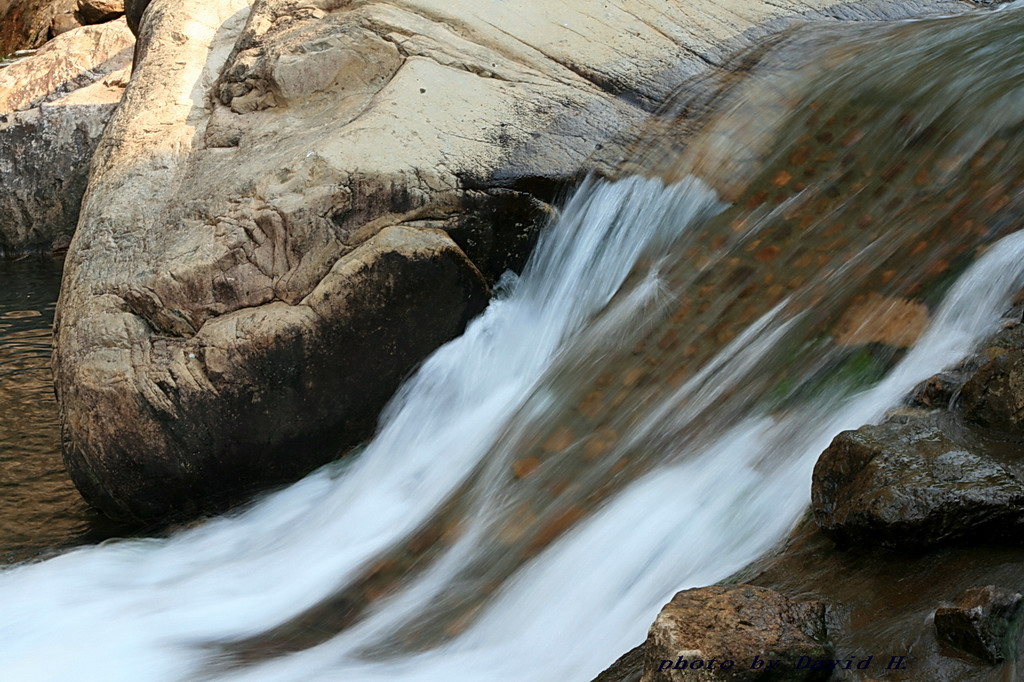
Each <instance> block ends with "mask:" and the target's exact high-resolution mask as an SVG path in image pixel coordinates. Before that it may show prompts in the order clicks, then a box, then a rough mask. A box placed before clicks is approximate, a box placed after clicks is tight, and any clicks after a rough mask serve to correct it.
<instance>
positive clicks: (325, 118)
mask: <svg viewBox="0 0 1024 682" xmlns="http://www.w3.org/2000/svg"><path fill="white" fill-rule="evenodd" d="M832 4H833V2H832V0H812V1H811V2H801V3H796V2H792V3H787V2H783V3H777V2H761V1H756V2H749V1H747V0H744V1H742V2H740V1H739V0H736V1H733V2H729V3H726V4H725V5H714V6H711V5H708V4H706V3H698V2H693V1H690V0H687V2H675V1H670V0H656V1H655V2H651V3H645V4H637V3H633V2H627V1H626V0H613V1H611V2H605V3H593V2H586V1H584V0H568V1H564V2H540V1H539V0H529V1H527V2H520V3H515V4H512V3H507V2H503V1H501V0H444V1H442V0H395V1H393V2H372V3H370V2H351V3H349V2H346V3H339V2H334V1H330V0H314V1H313V2H309V1H307V0H304V1H302V2H300V1H299V0H256V1H255V2H253V3H252V5H251V7H250V4H249V3H248V2H245V1H244V0H208V1H200V0H153V2H151V3H148V7H146V5H147V3H145V2H134V3H132V2H129V3H128V5H129V14H132V15H133V16H134V15H136V14H141V10H142V9H143V8H144V9H145V21H144V22H143V25H142V27H141V31H140V41H139V50H138V63H137V64H136V71H135V73H134V75H133V77H132V83H131V86H130V87H129V89H128V92H127V94H126V97H125V100H124V103H123V104H122V106H121V107H120V109H119V110H118V113H117V114H116V115H115V117H114V119H113V121H112V123H111V125H110V128H109V129H108V131H107V134H106V135H105V137H104V141H103V143H102V144H101V146H100V149H99V151H98V153H97V155H96V158H95V161H94V166H93V172H92V178H91V182H90V189H89V192H88V194H87V196H86V199H85V203H84V205H83V213H82V219H81V221H80V224H79V232H78V234H77V236H76V238H75V241H74V243H73V244H72V247H71V251H70V252H69V256H68V261H67V270H66V276H65V287H64V291H63V293H62V299H61V303H60V306H59V321H58V328H57V337H56V352H55V370H56V382H57V390H58V395H59V397H60V403H61V411H62V420H63V424H64V447H65V455H66V459H67V461H68V463H69V468H70V470H71V471H72V474H73V476H75V479H76V481H77V482H78V483H79V485H80V486H82V488H83V490H84V491H85V492H86V495H87V497H89V499H90V500H91V501H92V502H93V503H94V504H96V505H97V506H99V507H101V508H103V509H105V510H107V511H108V512H110V513H113V514H117V515H121V516H152V515H158V514H161V513H164V512H167V511H169V510H171V509H174V508H177V507H181V506H183V505H201V504H203V501H204V499H209V498H210V497H213V496H216V494H217V492H216V490H217V489H218V486H221V487H227V488H233V489H236V490H237V489H238V488H240V487H246V486H250V485H255V482H254V481H255V472H256V471H257V470H258V469H261V468H262V470H265V471H266V472H267V477H266V478H267V479H268V480H270V479H273V480H279V479H281V478H284V477H285V476H286V475H294V474H297V473H300V472H301V471H303V470H306V469H308V468H309V467H310V466H313V465H314V464H315V463H317V462H321V461H324V460H326V459H328V458H329V457H330V456H332V455H334V454H335V453H337V452H339V451H340V450H341V448H343V447H344V446H346V445H350V444H352V443H354V442H357V441H358V440H360V439H362V438H365V437H367V436H368V435H369V434H370V432H371V431H372V425H373V422H374V419H375V418H376V411H377V410H378V409H379V407H380V405H381V404H382V403H383V398H382V397H381V396H382V395H383V394H385V393H390V392H391V391H392V390H394V388H395V387H396V386H397V384H398V381H399V380H400V379H401V377H402V376H404V375H405V374H406V373H407V372H408V371H409V370H411V368H413V367H414V366H415V365H416V364H417V363H418V362H420V360H422V358H423V356H424V355H425V354H426V352H428V350H427V349H428V347H430V346H432V345H433V346H436V345H438V344H440V343H441V342H443V341H444V340H446V339H447V338H450V336H452V335H455V334H457V333H459V331H460V330H461V323H462V322H464V321H465V319H466V318H467V316H468V315H469V314H471V313H472V312H473V311H475V310H477V309H478V307H479V306H478V305H476V304H475V303H474V301H476V300H477V294H473V295H470V294H469V291H470V289H472V288H471V287H470V288H467V289H464V291H465V292H466V293H465V295H464V298H463V299H462V300H461V302H459V301H458V300H456V299H457V298H458V297H456V296H454V295H453V294H452V292H453V291H459V290H463V289H460V288H459V287H462V286H463V285H461V284H460V285H459V286H457V287H455V288H454V289H453V288H451V287H448V288H447V289H442V290H440V291H438V292H436V293H435V294H431V295H433V296H438V297H440V298H438V299H437V300H435V299H433V298H431V297H430V296H431V295H428V292H430V291H433V290H434V289H435V288H436V286H437V285H436V284H435V283H433V282H432V281H431V280H429V279H423V280H420V281H419V284H417V285H416V286H417V287H418V289H417V290H419V289H422V290H423V293H422V296H423V298H421V299H419V302H420V304H421V305H423V306H430V307H432V308H431V309H432V311H433V312H432V314H433V315H437V316H440V317H441V318H443V319H445V320H447V322H446V323H445V324H439V325H437V327H436V328H434V329H432V330H430V334H426V333H425V331H424V330H420V329H415V328H405V327H403V326H402V325H401V324H400V322H401V320H402V317H400V316H398V315H396V314H394V313H386V311H387V310H389V309H391V308H392V307H394V306H398V305H399V304H398V303H396V302H395V301H389V300H384V299H382V298H381V297H380V292H379V291H377V290H375V289H374V288H372V287H367V286H363V285H362V284H360V283H359V281H358V280H356V279H352V278H346V277H341V276H331V275H330V273H332V272H336V270H335V269H334V268H336V267H337V265H336V264H338V263H342V262H346V260H345V259H346V258H349V257H351V256H352V255H353V254H354V253H356V252H357V251H359V250H360V249H363V248H367V247H368V246H370V245H375V244H388V245H390V246H389V247H388V248H393V249H394V250H395V254H396V255H395V256H394V257H395V258H398V254H401V253H403V252H404V251H405V250H407V249H409V248H412V247H411V246H409V245H408V244H406V241H407V240H412V239H413V236H414V235H415V234H417V231H421V230H433V229H440V230H443V231H445V232H447V233H448V235H449V236H450V239H451V240H454V243H455V244H457V245H458V249H461V252H463V253H465V254H467V255H468V256H469V257H470V258H472V264H471V263H470V261H469V260H460V259H459V258H456V257H455V255H454V254H455V249H456V247H455V246H454V245H453V244H452V243H451V242H449V243H448V245H447V246H446V247H445V249H442V250H441V251H439V253H440V252H443V253H445V254H447V255H446V256H445V257H444V259H442V260H443V261H444V262H448V263H451V264H458V265H457V267H456V265H451V267H453V268H455V269H456V270H457V271H458V272H461V275H459V277H461V278H462V279H459V278H455V279H454V280H453V281H463V280H465V281H467V282H468V281H470V280H473V279H474V278H475V277H477V278H478V277H479V274H478V273H477V271H479V272H480V273H482V274H483V277H484V278H485V279H487V280H488V281H493V280H494V279H495V278H496V277H497V276H498V274H500V272H501V271H502V270H503V269H504V268H506V267H508V266H510V265H516V264H517V263H521V262H522V259H523V258H524V257H525V254H526V252H527V251H528V248H529V245H530V243H531V239H532V236H533V235H534V234H535V232H536V230H537V228H538V226H539V224H540V222H541V221H542V220H543V218H544V215H545V205H544V203H543V201H544V200H545V199H547V198H549V197H550V196H552V195H554V194H555V193H556V192H557V190H558V188H559V187H560V183H564V182H566V181H568V180H569V179H571V178H574V177H577V175H578V174H579V173H580V172H581V170H582V169H583V168H584V163H585V160H586V159H587V157H588V156H590V155H591V154H592V153H593V152H594V151H595V150H596V149H597V148H598V147H599V146H602V145H603V144H606V143H608V142H609V141H611V140H614V139H615V138H616V137H617V136H619V135H622V134H624V133H625V132H626V131H628V130H629V129H631V127H632V126H634V125H635V124H637V123H638V122H639V121H640V120H642V119H643V118H644V117H645V116H646V114H647V112H648V110H650V109H652V108H654V107H655V106H656V105H657V103H658V102H659V101H661V100H662V99H663V98H664V97H665V96H666V95H667V94H668V93H669V92H671V91H672V89H673V88H674V87H675V86H676V85H677V84H678V83H679V82H680V81H681V80H682V79H683V78H684V77H685V76H686V75H688V74H692V73H695V72H698V71H701V70H703V69H706V68H707V64H708V62H709V61H714V60H715V59H716V58H718V57H719V56H720V55H721V54H724V53H725V52H726V51H731V50H732V49H733V48H734V47H736V46H739V45H741V44H743V43H744V42H745V41H748V40H750V39H751V38H752V36H754V35H755V34H756V33H757V32H758V30H762V31H763V30H767V29H758V27H759V26H763V25H766V24H768V23H770V22H784V21H785V19H784V17H787V16H791V15H794V14H796V13H806V12H810V11H815V10H823V9H824V8H827V7H829V6H831V5H832ZM937 4H939V5H941V4H942V3H937ZM870 7H872V8H874V9H868V10H865V11H864V12H862V13H860V14H859V16H860V17H865V16H875V17H878V18H881V17H888V16H894V14H893V13H895V15H898V16H906V15H907V13H908V9H907V8H911V7H912V8H914V11H919V7H920V5H919V4H917V3H915V4H914V5H910V4H909V3H908V4H905V5H903V4H898V3H896V4H894V3H885V4H872V5H870ZM774 25H775V26H778V25H780V24H778V23H776V24H774ZM389 227H400V228H401V229H400V230H399V231H397V232H395V231H392V232H389V234H390V235H391V236H390V237H389V238H388V239H387V240H385V242H380V241H378V240H380V239H381V238H382V237H383V235H384V232H382V230H385V229H387V228H389ZM430 234H431V235H433V236H432V237H431V238H432V239H441V238H442V237H441V236H440V235H438V234H437V233H434V232H430ZM399 236H401V238H400V239H399ZM445 239H447V237H445ZM410 243H411V242H410ZM374 248H378V247H374ZM380 248H383V247H380ZM381 259H385V256H384V255H383V254H382V255H381ZM399 260H401V259H400V258H399ZM414 260H415V259H414ZM473 266H475V267H473ZM389 273H390V274H389V277H392V278H394V279H393V281H392V280H388V281H389V282H390V284H389V286H391V287H394V288H396V290H404V288H405V287H411V286H412V282H413V281H415V277H416V275H415V272H414V270H409V271H404V270H391V271H389ZM451 276H452V277H454V275H451ZM467 286H468V285H467ZM476 286H477V288H476V289H473V291H476V292H479V291H480V288H479V287H480V284H479V283H478V284H477V285H476ZM310 296H323V297H324V299H325V300H326V299H327V298H332V299H334V300H346V301H349V303H348V305H349V306H354V307H356V308H358V309H361V310H365V311H371V310H377V311H378V312H379V314H381V315H385V318H386V320H387V321H386V323H385V322H382V323H381V324H383V325H384V328H385V329H389V330H391V331H390V333H392V334H394V337H393V338H394V342H395V344H397V345H396V346H395V347H394V348H389V347H386V346H385V347H381V348H380V349H379V352H380V353H383V354H390V357H391V358H392V361H393V363H394V365H393V367H394V369H395V371H394V372H392V373H390V374H388V375H387V376H379V377H376V378H375V379H374V380H370V379H367V380H366V381H367V382H368V383H369V384H372V388H373V390H374V391H375V394H374V399H373V400H360V399H358V393H359V392H361V391H365V390H369V388H370V386H369V385H366V386H364V385H361V384H350V385H346V386H345V387H344V390H343V391H342V392H341V393H339V394H337V395H334V394H331V397H330V398H329V399H328V398H327V397H326V396H327V395H328V394H327V393H324V392H323V391H324V390H325V389H324V388H323V386H326V385H327V384H325V383H317V382H324V381H327V380H326V379H322V378H323V377H336V376H344V375H346V373H349V372H352V371H355V370H357V369H358V368H359V366H360V365H362V364H366V363H370V362H376V361H379V358H376V359H373V358H370V356H364V355H360V354H358V353H352V352H351V351H350V349H349V346H348V345H341V346H337V347H336V348H335V349H334V352H333V353H324V354H321V355H318V354H317V353H318V352H319V351H316V350H315V349H317V348H319V347H320V345H319V344H320V343H321V342H320V341H319V340H318V339H319V338H320V336H318V335H320V334H322V333H324V332H322V331H318V330H320V329H321V327H320V326H318V325H323V326H324V328H334V327H336V326H337V325H340V324H342V323H344V324H346V325H355V326H351V330H352V334H353V336H351V337H349V338H347V339H346V341H345V344H357V343H359V339H361V338H363V336H364V335H368V334H370V332H371V331H372V330H373V329H376V328H375V327H362V326H359V325H361V324H364V322H356V321H353V320H351V319H349V318H347V317H344V315H347V314H348V313H346V312H345V310H342V309H334V308H326V309H325V310H326V311H327V312H325V313H324V314H325V315H326V317H324V318H323V320H322V321H321V322H320V323H317V324H313V323H312V322H310V321H308V320H307V318H308V316H309V315H310V313H309V312H308V311H307V308H306V306H307V303H305V302H306V301H308V300H309V297H310ZM441 302H444V306H450V307H444V306H441ZM375 314H376V313H375ZM338 315H341V316H342V317H337V316H338ZM367 319H369V318H367ZM228 321H230V325H232V326H230V327H228V329H231V330H235V329H238V330H244V333H243V331H239V332H238V333H236V334H234V335H232V334H231V333H227V332H225V333H224V336H223V337H221V336H219V334H220V333H221V332H216V333H217V334H218V336H217V339H218V340H217V342H216V344H214V346H215V347H216V348H218V349H219V350H218V352H217V353H212V354H210V353H206V352H205V351H204V352H202V353H200V352H195V351H189V352H195V354H196V357H195V358H189V359H188V361H184V360H182V359H181V358H182V356H181V355H180V353H182V352H185V350H184V349H186V348H192V347H193V346H192V344H200V346H202V347H203V348H205V347H206V345H203V344H206V343H207V342H206V341H205V339H206V338H207V335H208V334H212V333H214V332H213V331H211V330H214V329H222V328H223V327H222V325H226V324H228ZM253 330H256V331H253ZM403 335H408V336H409V338H406V337H405V336H403ZM197 348H198V347H197ZM410 348H412V349H414V351H413V350H410ZM399 349H401V352H399ZM186 357H187V356H186ZM353 363H356V364H355V365H353ZM311 365H315V367H316V370H315V375H314V376H313V379H315V380H316V381H314V384H315V386H320V388H315V387H314V388H308V387H307V388H300V387H301V386H304V385H305V384H303V383H301V382H299V377H301V378H302V381H305V380H306V379H307V378H308V375H307V373H308V372H309V371H310V370H308V369H307V368H308V367H309V366H311ZM399 369H401V371H398V370H399ZM281 376H287V377H289V378H288V379H287V381H286V383H287V384H288V385H289V386H293V389H290V390H288V391H284V390H280V389H279V384H280V380H279V377H281ZM154 377H156V378H154ZM168 377H170V378H168ZM294 382H299V383H294ZM182 387H186V388H182ZM378 389H379V390H380V394H377V393H376V391H378ZM255 396H258V401H257V400H256V398H255ZM297 403H298V404H302V405H303V407H302V409H297V408H296V407H295V406H296V404H297ZM254 405H256V406H257V407H258V409H254ZM256 423H266V424H274V425H275V428H274V429H264V428H263V427H257V428H256V429H255V431H256V432H259V433H260V434H261V436H260V438H259V439H258V440H253V439H252V438H249V437H247V436H246V434H248V433H250V432H251V431H253V424H256ZM303 434H306V435H303ZM309 434H318V435H317V436H316V437H317V438H320V439H321V441H320V442H319V443H318V444H317V447H313V448H309V447H305V446H304V447H303V448H296V447H295V445H294V444H295V443H296V442H297V441H296V439H301V438H305V439H306V440H309V438H311V437H312V436H310V435H309ZM236 436H237V437H241V438H243V440H242V441H241V442H243V443H244V444H245V445H244V447H243V446H241V445H239V443H238V442H236V441H235V440H233V439H234V438H235V437H236ZM300 450H301V451H302V452H303V453H305V454H304V455H303V459H302V460H301V462H296V460H295V459H294V458H295V457H296V453H297V452H299V451H300ZM310 453H315V454H310ZM306 455H308V456H306ZM250 459H251V461H248V460H250ZM275 463H276V464H275ZM239 471H241V472H242V473H241V474H240V473H239ZM126 476H133V477H135V481H134V482H125V481H124V479H125V477H126ZM193 476H195V477H198V478H201V479H203V480H204V481H205V482H204V483H203V484H202V485H199V486H196V487H193V488H191V489H190V490H191V492H187V493H186V492H184V491H185V490H186V487H187V486H186V483H187V484H188V485H191V483H190V481H192V480H193ZM157 481H159V483H158V482H157ZM236 482H240V483H238V484H237V485H236ZM243 484H244V485H243Z"/></svg>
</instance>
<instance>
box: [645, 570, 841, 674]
mask: <svg viewBox="0 0 1024 682" xmlns="http://www.w3.org/2000/svg"><path fill="white" fill-rule="evenodd" d="M826 613H827V608H826V605H825V604H824V603H822V602H816V601H797V600H793V599H790V598H788V597H786V596H784V595H782V594H780V593H778V592H776V591H774V590H770V589H767V588H764V587H754V586H752V585H713V586H711V587H702V588H697V589H692V590H684V591H683V592H680V593H678V594H677V595H676V596H675V597H673V598H672V601H670V602H669V603H668V604H667V605H666V606H665V607H664V608H663V609H662V610H661V613H660V614H659V615H658V618H657V620H655V621H654V624H653V625H652V626H651V630H650V633H649V634H648V635H647V641H646V642H645V644H644V648H645V653H644V673H643V677H642V678H641V682H682V681H684V680H701V681H707V682H713V681H716V680H730V681H740V680H794V681H795V680H826V679H828V678H829V677H830V676H831V674H832V670H833V668H834V667H835V666H834V661H832V660H831V658H832V648H831V645H830V644H829V643H828V632H827V625H826ZM825 661H828V664H826V663H825ZM829 664H833V665H829Z"/></svg>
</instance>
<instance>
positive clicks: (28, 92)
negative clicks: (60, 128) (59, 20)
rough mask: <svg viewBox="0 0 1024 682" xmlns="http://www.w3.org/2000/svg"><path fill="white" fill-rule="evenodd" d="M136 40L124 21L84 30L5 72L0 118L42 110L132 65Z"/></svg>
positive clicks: (1, 75) (63, 37) (0, 77)
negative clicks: (8, 114) (40, 108)
mask: <svg viewBox="0 0 1024 682" xmlns="http://www.w3.org/2000/svg"><path fill="white" fill-rule="evenodd" d="M134 46H135V37H134V36H133V35H132V34H131V31H129V30H128V25H127V24H126V23H125V21H124V20H123V19H122V20H121V21H116V22H112V23H109V24H104V25H102V26H83V27H81V28H78V29H75V30H73V31H69V32H68V33H65V34H63V35H60V36H58V37H57V38H55V39H53V40H52V41H50V42H49V43H47V44H46V45H45V46H43V47H42V48H41V49H40V50H39V51H38V52H36V53H35V54H34V55H32V56H31V57H30V58H28V59H22V60H20V61H18V62H16V63H14V64H12V65H11V66H8V67H6V68H3V69H0V114H4V113H8V112H12V111H21V110H24V109H31V108H32V107H37V106H39V105H40V104H43V103H44V102H52V101H54V100H57V99H60V98H61V97H63V96H64V95H66V94H68V93H69V92H71V91H72V90H77V89H79V88H82V87H85V86H86V85H90V84H92V83H96V82H97V81H101V80H103V79H106V78H108V77H109V76H110V75H111V74H112V73H115V72H118V71H124V70H125V69H128V68H130V67H131V64H132V49H133V48H134Z"/></svg>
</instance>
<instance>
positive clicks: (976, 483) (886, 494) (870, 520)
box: [811, 415, 1024, 547]
mask: <svg viewBox="0 0 1024 682" xmlns="http://www.w3.org/2000/svg"><path fill="white" fill-rule="evenodd" d="M811 494H812V506H813V510H814V516H815V520H816V521H817V523H818V525H819V526H821V527H822V528H823V529H825V530H826V531H828V532H830V533H831V534H833V536H835V537H836V538H837V539H839V540H842V541H846V542H865V543H870V544H882V545H888V546H900V547H909V546H924V545H933V544H938V543H942V542H946V541H951V540H957V539H962V538H978V537H990V538H1011V539H1015V540H1019V539H1020V534H1021V531H1022V530H1024V485H1022V483H1021V482H1020V481H1019V480H1017V478H1015V477H1014V476H1013V475H1012V474H1011V473H1010V472H1008V471H1007V470H1006V469H1004V468H1003V467H1002V466H1001V465H1000V464H998V463H997V462H994V461H992V460H990V459H988V458H986V457H983V456H980V455H977V454H975V453H972V452H970V451H969V450H967V449H965V448H964V447H962V446H961V445H960V444H958V443H956V442H954V441H953V440H951V439H950V438H949V436H947V435H946V434H945V433H943V431H942V429H941V428H940V426H939V424H938V417H937V416H935V415H930V416H927V417H908V418H906V419H901V420H894V421H891V422H889V423H886V424H883V425H880V426H864V427H862V428H860V429H857V430H856V431H844V432H843V433H840V434H839V435H838V436H836V438H835V439H834V440H833V441H832V444H831V445H829V447H828V448H827V449H826V450H825V452H824V453H822V455H821V458H820V459H819V460H818V462H817V464H816V465H815V468H814V480H813V487H812V493H811Z"/></svg>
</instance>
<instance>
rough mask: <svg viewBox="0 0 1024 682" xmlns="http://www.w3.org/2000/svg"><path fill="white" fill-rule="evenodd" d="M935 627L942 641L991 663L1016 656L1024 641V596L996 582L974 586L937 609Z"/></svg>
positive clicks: (996, 663)
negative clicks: (953, 601) (997, 584)
mask: <svg viewBox="0 0 1024 682" xmlns="http://www.w3.org/2000/svg"><path fill="white" fill-rule="evenodd" d="M935 630H936V633H937V635H938V637H939V639H940V640H941V641H943V642H945V643H947V644H949V645H950V646H952V647H954V648H956V649H959V650H960V651H963V652H965V653H968V654H970V655H972V656H976V657H978V658H980V659H981V660H983V661H985V662H987V663H989V664H990V665H998V664H1000V663H1002V662H1003V661H1006V660H1013V659H1014V658H1016V657H1017V654H1018V652H1020V651H1021V648H1022V647H1021V645H1022V644H1024V596H1021V594H1020V593H1019V592H1011V591H1009V590H1004V589H1001V588H998V587H996V586H994V585H989V586H987V587H976V588H972V589H970V590H967V592H965V593H964V594H963V595H962V596H961V597H960V598H959V599H957V601H956V603H954V604H953V605H952V606H940V607H939V608H938V609H936V611H935Z"/></svg>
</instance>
